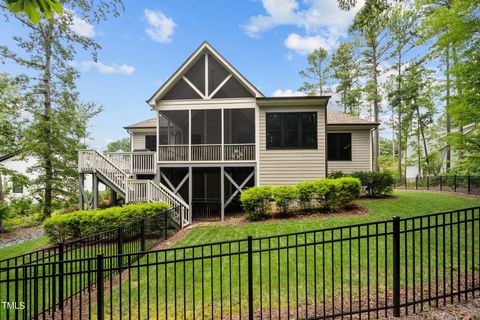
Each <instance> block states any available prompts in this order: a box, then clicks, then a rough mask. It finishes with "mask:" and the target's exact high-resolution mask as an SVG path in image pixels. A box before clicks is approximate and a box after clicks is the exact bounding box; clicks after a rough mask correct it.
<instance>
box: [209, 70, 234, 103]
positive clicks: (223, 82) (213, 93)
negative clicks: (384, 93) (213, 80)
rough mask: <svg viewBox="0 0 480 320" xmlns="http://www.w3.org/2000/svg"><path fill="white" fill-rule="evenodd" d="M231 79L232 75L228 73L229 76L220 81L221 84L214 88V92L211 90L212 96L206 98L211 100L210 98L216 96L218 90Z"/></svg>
mask: <svg viewBox="0 0 480 320" xmlns="http://www.w3.org/2000/svg"><path fill="white" fill-rule="evenodd" d="M231 77H232V74H231V73H230V74H229V75H228V76H227V77H226V78H225V79H224V80H223V81H222V83H220V84H219V85H218V87H216V88H215V90H213V92H212V94H211V95H209V96H208V99H212V97H213V96H214V95H216V94H217V92H218V91H219V90H220V89H222V87H223V86H224V85H225V83H227V81H228V80H230V78H231Z"/></svg>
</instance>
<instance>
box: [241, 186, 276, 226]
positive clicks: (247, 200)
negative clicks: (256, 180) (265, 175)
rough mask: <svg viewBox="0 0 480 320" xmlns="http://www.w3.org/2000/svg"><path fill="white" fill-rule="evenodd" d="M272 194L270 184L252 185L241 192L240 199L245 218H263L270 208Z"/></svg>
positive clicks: (253, 219)
mask: <svg viewBox="0 0 480 320" xmlns="http://www.w3.org/2000/svg"><path fill="white" fill-rule="evenodd" d="M272 195H273V194H272V187H271V186H258V187H252V188H248V189H247V190H245V191H244V192H242V195H241V196H240V201H241V202H242V208H243V210H245V212H246V213H247V218H248V219H249V220H251V221H255V220H260V219H263V218H264V217H265V216H266V215H267V213H268V209H269V208H270V201H271V200H272Z"/></svg>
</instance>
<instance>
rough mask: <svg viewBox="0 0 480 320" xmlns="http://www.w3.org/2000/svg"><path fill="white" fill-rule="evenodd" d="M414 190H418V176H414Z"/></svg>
mask: <svg viewBox="0 0 480 320" xmlns="http://www.w3.org/2000/svg"><path fill="white" fill-rule="evenodd" d="M415 190H418V174H417V175H416V176H415Z"/></svg>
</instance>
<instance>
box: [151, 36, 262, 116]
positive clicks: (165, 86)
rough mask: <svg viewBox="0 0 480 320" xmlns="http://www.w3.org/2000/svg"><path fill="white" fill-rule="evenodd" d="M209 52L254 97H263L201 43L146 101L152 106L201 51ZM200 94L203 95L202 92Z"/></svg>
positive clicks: (209, 46) (211, 49)
mask: <svg viewBox="0 0 480 320" xmlns="http://www.w3.org/2000/svg"><path fill="white" fill-rule="evenodd" d="M204 52H205V53H208V54H211V55H212V56H213V57H214V58H215V59H217V60H218V61H219V62H220V63H221V64H222V65H223V67H225V68H226V69H227V70H228V71H229V73H232V74H233V75H234V76H235V77H236V78H237V79H238V80H239V81H240V82H241V83H242V84H243V85H244V86H245V87H246V88H247V89H248V90H249V91H250V93H252V95H253V96H254V97H263V94H262V93H261V92H260V91H259V90H258V89H257V88H255V86H253V85H252V84H251V83H250V82H249V81H248V80H247V79H246V78H245V77H243V76H242V75H241V74H240V73H239V72H238V71H237V70H236V69H235V68H234V67H233V66H232V65H231V64H230V63H229V62H228V61H227V60H225V59H224V58H223V57H222V56H221V55H220V54H219V53H218V52H217V51H216V50H215V49H214V48H213V47H212V46H211V45H210V44H208V43H207V42H204V43H202V45H200V47H198V48H197V49H196V50H195V51H194V52H193V54H192V55H191V56H190V57H189V58H188V59H187V60H186V61H185V62H184V63H183V64H182V66H181V67H180V68H179V69H178V70H177V71H176V72H175V73H174V74H173V75H172V76H171V77H170V78H169V79H168V80H167V81H166V82H165V83H164V84H163V85H162V86H161V87H160V89H158V90H157V92H155V94H154V95H153V96H152V97H151V98H150V99H148V100H147V103H148V104H149V105H150V106H151V107H152V108H154V107H155V106H156V104H157V101H156V100H158V98H159V97H161V96H163V95H164V94H165V93H166V92H167V91H168V90H170V88H171V87H172V86H173V85H174V84H175V83H176V82H177V80H178V79H179V78H180V77H181V76H183V75H184V74H185V72H186V70H188V68H189V67H190V66H191V65H192V64H193V63H194V62H195V61H197V59H198V56H199V55H200V54H203V53H204ZM201 96H204V95H203V94H202V95H201Z"/></svg>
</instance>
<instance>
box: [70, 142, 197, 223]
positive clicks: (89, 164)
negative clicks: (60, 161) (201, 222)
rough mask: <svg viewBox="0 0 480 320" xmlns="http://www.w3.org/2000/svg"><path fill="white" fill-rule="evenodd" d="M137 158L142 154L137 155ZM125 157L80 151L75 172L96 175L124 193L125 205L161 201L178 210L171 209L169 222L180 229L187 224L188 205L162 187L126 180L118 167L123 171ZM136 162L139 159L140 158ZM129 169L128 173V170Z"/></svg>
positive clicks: (125, 176) (133, 158)
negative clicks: (172, 215)
mask: <svg viewBox="0 0 480 320" xmlns="http://www.w3.org/2000/svg"><path fill="white" fill-rule="evenodd" d="M139 155H142V154H141V153H139ZM148 156H149V157H150V156H151V153H149V154H148ZM135 157H136V154H134V155H133V157H132V158H131V160H133V161H132V162H131V163H132V164H133V166H135V164H136V162H135V161H136V160H135ZM125 158H126V157H125V155H123V156H119V157H116V156H115V158H114V159H112V160H110V159H109V158H107V157H106V156H104V155H103V154H101V153H100V152H98V151H96V150H80V151H79V152H78V171H79V172H80V173H100V174H101V175H102V176H104V177H105V179H107V180H108V181H110V182H111V183H112V184H114V185H115V186H116V187H117V188H118V189H119V190H120V191H122V192H123V193H124V194H125V202H126V203H131V202H164V203H166V204H168V205H170V206H171V207H172V208H174V207H175V208H179V210H175V212H176V216H174V217H173V219H174V220H175V221H176V222H177V223H178V224H179V225H180V227H181V228H183V227H185V226H187V225H189V224H190V223H191V216H190V210H189V206H188V204H187V203H185V201H183V200H182V198H180V197H179V196H178V195H176V194H174V193H173V192H172V191H171V190H170V189H168V188H167V187H166V186H164V185H163V184H156V183H154V182H153V181H151V180H132V179H129V175H128V174H127V172H125V170H122V168H121V167H123V168H125V167H126V163H128V160H125ZM127 158H128V157H127ZM145 158H146V157H145ZM138 159H142V157H139V158H138ZM149 159H150V158H149ZM113 161H117V163H118V166H117V165H116V164H115V163H113ZM138 161H143V160H138ZM148 161H151V160H148ZM137 163H138V162H137ZM149 163H150V162H149ZM139 167H140V168H147V169H148V168H149V167H148V165H146V164H145V163H142V164H141V165H139V166H137V168H139ZM130 170H132V169H131V167H130Z"/></svg>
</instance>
